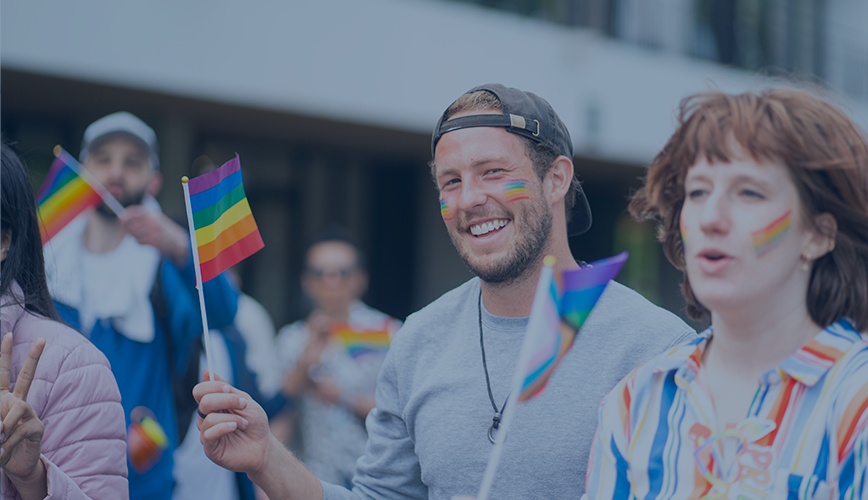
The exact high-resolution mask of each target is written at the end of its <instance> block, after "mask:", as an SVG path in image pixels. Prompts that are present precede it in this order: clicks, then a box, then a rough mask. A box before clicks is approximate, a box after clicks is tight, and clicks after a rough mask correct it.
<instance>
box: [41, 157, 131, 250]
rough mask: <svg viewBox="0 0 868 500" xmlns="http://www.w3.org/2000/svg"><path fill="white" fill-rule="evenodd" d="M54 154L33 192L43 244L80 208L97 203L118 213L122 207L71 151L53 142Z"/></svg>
mask: <svg viewBox="0 0 868 500" xmlns="http://www.w3.org/2000/svg"><path fill="white" fill-rule="evenodd" d="M54 156H56V157H57V158H56V159H55V160H54V162H53V163H52V164H51V168H50V169H49V170H48V175H46V177H45V181H43V183H42V186H41V187H40V188H39V193H37V194H36V203H37V204H38V205H39V218H40V220H41V221H42V225H41V226H40V227H39V231H40V233H41V236H42V244H43V245H44V244H45V243H46V242H48V240H50V239H51V238H53V237H54V236H55V235H56V234H57V233H59V232H60V230H61V229H63V228H64V227H66V225H67V224H69V223H70V222H72V220H73V219H75V218H76V217H78V216H79V215H80V214H81V213H82V212H84V211H86V210H88V209H90V208H93V207H96V206H98V205H99V204H100V203H105V204H106V206H108V207H109V208H110V209H111V210H112V211H113V212H114V213H115V215H117V216H118V217H120V215H121V214H122V213H123V211H124V207H123V206H121V204H120V203H119V202H118V201H117V200H116V199H115V197H114V196H112V195H111V194H110V193H109V192H108V191H107V190H106V188H105V187H103V185H102V184H100V182H99V181H98V180H96V178H95V177H94V176H93V175H92V174H91V173H90V172H88V171H87V170H85V169H84V167H82V166H81V164H80V163H78V161H76V159H75V158H73V157H72V155H70V154H69V153H67V152H66V151H65V150H64V149H63V148H62V147H60V146H55V147H54Z"/></svg>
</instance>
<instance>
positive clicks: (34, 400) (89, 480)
mask: <svg viewBox="0 0 868 500" xmlns="http://www.w3.org/2000/svg"><path fill="white" fill-rule="evenodd" d="M29 322H38V323H39V324H38V325H34V324H31V325H29V326H31V327H33V329H32V330H31V329H30V328H26V329H25V328H22V329H20V330H19V328H16V332H15V335H16V337H15V342H14V344H15V345H14V346H13V356H12V362H13V373H12V377H13V380H15V378H16V376H17V373H16V372H17V371H18V369H20V366H21V365H20V363H19V364H18V365H17V366H15V365H16V358H17V357H18V353H19V352H20V353H21V354H22V355H23V356H26V353H27V350H29V344H30V343H32V341H33V340H35V338H31V339H26V337H30V336H32V333H30V332H33V331H34V330H35V331H37V332H38V333H39V335H40V336H42V337H44V338H46V341H47V342H46V347H45V351H44V352H43V354H42V358H41V359H40V361H39V366H38V367H37V370H36V376H35V377H34V380H33V384H32V385H31V388H30V394H29V395H28V398H27V401H28V403H30V405H31V406H32V407H33V409H34V410H35V411H36V414H37V415H38V416H39V419H40V420H41V421H42V423H43V424H44V425H45V434H44V436H43V438H42V460H43V463H44V464H45V467H46V471H47V473H48V474H47V479H48V497H47V498H48V499H51V500H60V499H63V500H80V499H107V498H111V499H121V500H126V499H128V498H129V485H128V482H127V458H126V429H125V423H124V412H123V407H122V406H121V396H120V392H119V391H118V386H117V382H116V381H115V378H114V375H113V374H112V372H111V368H110V367H109V363H108V360H107V359H106V358H105V356H104V355H103V354H102V353H101V352H100V351H99V350H98V349H97V348H96V347H94V346H93V345H92V344H91V343H90V342H88V341H87V340H85V339H84V337H81V336H80V335H79V334H78V333H77V332H75V331H73V330H71V329H70V328H68V327H66V326H64V325H61V324H59V323H56V322H52V321H48V320H45V319H43V318H35V317H33V316H30V317H28V318H26V319H25V318H22V321H20V322H19V324H18V325H16V326H27V325H22V324H21V323H29ZM22 330H23V331H22ZM24 331H28V333H24ZM19 333H20V334H21V335H20V336H19ZM19 338H20V340H21V341H22V342H25V345H21V346H20V349H17V348H18V347H19V346H18V344H19ZM28 340H29V342H28ZM16 351H18V352H16ZM21 361H23V359H22V360H21ZM3 479H4V480H7V481H8V478H5V477H4V478H3ZM4 482H5V481H4ZM3 497H4V498H7V497H6V496H5V495H4V496H3ZM13 498H14V497H13Z"/></svg>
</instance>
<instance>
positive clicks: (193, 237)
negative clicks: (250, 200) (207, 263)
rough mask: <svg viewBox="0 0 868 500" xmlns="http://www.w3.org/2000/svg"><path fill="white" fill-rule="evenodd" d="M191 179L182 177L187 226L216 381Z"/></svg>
mask: <svg viewBox="0 0 868 500" xmlns="http://www.w3.org/2000/svg"><path fill="white" fill-rule="evenodd" d="M189 180H190V179H188V178H187V176H186V175H185V176H184V177H181V185H182V186H183V187H184V204H185V205H186V206H187V226H188V227H189V228H190V244H191V245H193V267H194V269H196V289H197V290H199V310H200V311H202V338H203V339H204V340H205V357H206V358H207V359H208V375H210V376H211V382H213V381H214V365H213V364H211V335H210V333H209V330H208V315H207V314H205V292H204V291H203V290H202V269H201V268H200V267H199V245H197V244H196V227H195V226H194V225H193V210H192V209H191V208H190V186H188V185H187V182H189Z"/></svg>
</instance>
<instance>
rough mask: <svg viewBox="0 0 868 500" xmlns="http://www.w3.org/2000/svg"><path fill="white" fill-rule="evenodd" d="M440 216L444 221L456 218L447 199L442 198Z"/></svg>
mask: <svg viewBox="0 0 868 500" xmlns="http://www.w3.org/2000/svg"><path fill="white" fill-rule="evenodd" d="M440 216H441V217H443V220H452V219H454V218H455V214H454V213H453V212H452V210H451V209H450V208H449V202H447V201H446V199H445V198H440Z"/></svg>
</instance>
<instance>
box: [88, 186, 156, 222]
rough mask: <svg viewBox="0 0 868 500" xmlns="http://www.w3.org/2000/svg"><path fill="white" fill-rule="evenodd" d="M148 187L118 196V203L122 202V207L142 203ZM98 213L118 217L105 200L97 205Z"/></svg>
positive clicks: (108, 217) (110, 217)
mask: <svg viewBox="0 0 868 500" xmlns="http://www.w3.org/2000/svg"><path fill="white" fill-rule="evenodd" d="M146 192H147V190H146V189H142V190H141V191H138V192H135V193H129V194H124V196H122V197H120V198H118V203H120V204H121V206H122V207H124V208H127V207H129V206H132V205H141V204H142V200H144V199H145V193H146ZM96 213H98V214H100V215H102V216H103V217H105V218H107V219H116V218H117V214H116V213H114V211H112V209H111V208H109V207H108V205H106V204H105V202H103V203H101V204H100V205H99V206H97V207H96Z"/></svg>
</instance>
